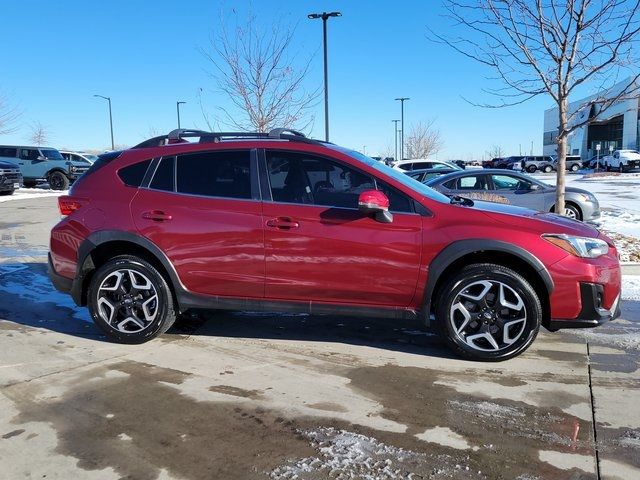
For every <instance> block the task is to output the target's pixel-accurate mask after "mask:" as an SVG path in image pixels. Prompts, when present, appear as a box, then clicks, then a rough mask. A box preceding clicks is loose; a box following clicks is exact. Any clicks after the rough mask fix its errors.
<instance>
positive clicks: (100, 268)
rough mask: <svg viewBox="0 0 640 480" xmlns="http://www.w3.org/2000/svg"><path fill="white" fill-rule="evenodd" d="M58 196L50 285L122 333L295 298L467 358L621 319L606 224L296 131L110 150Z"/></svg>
mask: <svg viewBox="0 0 640 480" xmlns="http://www.w3.org/2000/svg"><path fill="white" fill-rule="evenodd" d="M187 138H192V139H194V140H195V139H196V138H197V139H199V141H197V142H196V141H187V140H186V139H187ZM59 206H60V212H61V213H62V215H64V218H63V220H62V221H60V223H58V224H57V225H56V226H55V227H54V228H53V230H52V232H51V253H50V256H49V270H50V277H51V279H52V282H53V283H54V285H55V286H56V287H57V288H58V289H59V290H61V291H63V292H69V293H70V294H71V295H72V297H73V299H74V301H75V302H76V303H77V304H78V305H87V306H88V307H89V310H90V312H91V315H92V317H93V319H94V321H95V323H96V324H97V325H98V326H99V327H100V328H101V329H102V330H104V332H105V333H106V334H107V335H108V337H110V338H112V339H114V340H116V341H118V342H124V343H141V342H145V341H147V340H150V339H152V338H154V337H156V336H157V335H160V334H161V333H163V332H165V331H166V330H167V329H168V328H169V327H170V326H171V325H172V323H173V322H174V320H175V319H176V316H177V315H178V314H180V313H182V312H185V311H188V310H190V309H203V308H211V309H216V308H219V309H247V310H268V311H294V312H308V313H312V314H313V313H319V314H340V315H350V316H357V315H362V316H376V317H380V316H382V317H388V318H390V319H394V318H416V319H420V320H421V321H422V322H424V323H426V324H427V325H429V324H431V323H434V322H435V325H436V326H437V327H438V328H439V330H440V331H441V332H442V335H443V337H444V339H445V340H446V342H447V343H448V344H449V345H450V346H451V347H452V348H453V349H454V350H455V351H456V352H458V353H460V354H462V355H463V356H465V357H467V358H471V359H477V360H504V359H507V358H510V357H513V356H515V355H518V354H520V353H521V352H523V351H524V350H525V349H527V348H528V347H529V345H531V343H532V342H533V340H534V339H535V337H536V335H537V333H538V330H539V328H540V326H541V325H543V326H545V327H546V328H547V329H549V330H557V329H559V328H580V327H593V326H596V325H599V324H601V323H603V322H606V321H608V320H611V319H613V318H615V317H616V316H618V315H619V307H618V301H619V298H620V265H619V262H618V255H617V252H616V249H615V246H614V245H613V243H612V241H611V240H610V239H609V238H607V237H606V236H604V235H602V234H601V233H599V232H598V231H597V230H596V229H595V228H593V227H590V226H588V225H586V224H584V223H581V222H578V221H575V220H570V219H567V218H564V217H561V216H558V215H554V214H548V213H538V212H534V211H531V210H527V209H523V208H518V207H513V206H508V205H500V204H493V203H487V202H480V201H472V200H469V199H465V198H460V197H453V198H449V197H447V196H444V195H441V194H439V193H437V192H436V191H434V190H432V189H430V188H429V187H426V186H425V185H423V184H421V183H419V182H417V181H415V180H413V179H412V178H410V177H409V176H407V175H405V174H404V173H402V172H399V171H396V170H393V169H391V168H390V167H388V166H386V165H384V164H383V163H380V162H376V161H374V160H372V159H370V158H368V157H366V156H364V155H362V154H360V153H357V152H354V151H351V150H348V149H345V148H341V147H338V146H335V145H333V144H329V143H325V142H320V141H315V140H311V139H308V138H306V137H304V136H303V135H301V134H299V133H297V132H294V131H290V130H284V129H278V130H274V131H272V132H270V133H268V134H252V133H207V132H199V131H192V130H176V131H173V132H171V133H170V134H169V135H167V136H163V137H157V138H154V139H151V140H148V141H146V142H144V143H142V144H140V145H138V146H137V147H134V148H131V149H129V150H126V151H123V152H116V153H111V154H106V155H103V156H102V157H101V158H100V159H99V160H98V161H96V163H94V164H93V166H92V167H91V169H90V170H89V171H88V172H87V173H85V174H84V175H83V176H82V177H81V178H80V179H79V180H78V181H77V182H76V183H75V184H74V186H73V188H72V189H71V192H70V194H69V196H64V197H60V199H59Z"/></svg>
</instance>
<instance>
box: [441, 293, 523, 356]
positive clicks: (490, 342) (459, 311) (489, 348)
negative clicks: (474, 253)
mask: <svg viewBox="0 0 640 480" xmlns="http://www.w3.org/2000/svg"><path fill="white" fill-rule="evenodd" d="M449 322H450V323H451V326H452V328H453V331H454V332H455V334H456V335H457V336H458V338H459V339H460V340H462V341H463V342H464V343H466V344H467V345H468V346H470V347H471V348H473V349H476V350H480V351H484V352H496V351H499V350H504V349H506V348H508V347H509V346H510V345H512V344H513V343H514V342H516V341H517V340H518V339H519V338H521V337H522V334H523V333H524V331H525V327H526V323H527V312H526V308H525V304H524V301H523V300H522V297H521V296H520V295H519V294H518V292H516V291H515V290H514V289H513V288H511V287H510V286H509V285H507V284H505V283H503V282H500V281H497V280H480V281H476V282H473V283H471V284H470V285H468V286H467V287H465V288H464V289H463V290H462V291H460V293H458V294H457V295H456V297H455V299H454V301H453V303H452V304H451V308H450V311H449Z"/></svg>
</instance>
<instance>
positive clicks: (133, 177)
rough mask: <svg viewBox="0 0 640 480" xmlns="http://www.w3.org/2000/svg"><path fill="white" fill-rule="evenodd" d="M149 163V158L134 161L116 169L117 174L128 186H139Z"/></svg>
mask: <svg viewBox="0 0 640 480" xmlns="http://www.w3.org/2000/svg"><path fill="white" fill-rule="evenodd" d="M150 164H151V160H145V161H144V162H138V163H134V164H133V165H129V166H128V167H124V168H121V169H120V170H118V176H119V177H120V180H122V181H123V182H124V184H125V185H127V186H129V187H139V186H140V185H141V184H142V180H143V179H144V175H145V173H147V169H148V168H149V165H150Z"/></svg>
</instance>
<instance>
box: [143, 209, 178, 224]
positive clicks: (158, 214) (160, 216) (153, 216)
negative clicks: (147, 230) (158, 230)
mask: <svg viewBox="0 0 640 480" xmlns="http://www.w3.org/2000/svg"><path fill="white" fill-rule="evenodd" d="M142 218H146V219H147V220H153V221H154V222H165V221H167V220H171V219H172V218H173V217H172V216H171V215H169V214H168V213H164V212H162V211H160V210H150V211H148V212H144V213H143V214H142Z"/></svg>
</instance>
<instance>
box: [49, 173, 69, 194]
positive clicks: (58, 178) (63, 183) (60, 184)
mask: <svg viewBox="0 0 640 480" xmlns="http://www.w3.org/2000/svg"><path fill="white" fill-rule="evenodd" d="M47 180H48V181H49V188H51V190H67V189H68V188H69V178H68V177H67V176H66V175H65V174H64V173H62V172H51V173H50V174H49V176H48V177H47Z"/></svg>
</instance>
